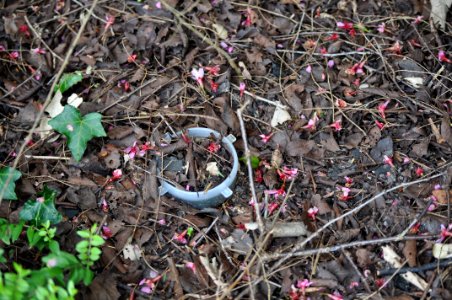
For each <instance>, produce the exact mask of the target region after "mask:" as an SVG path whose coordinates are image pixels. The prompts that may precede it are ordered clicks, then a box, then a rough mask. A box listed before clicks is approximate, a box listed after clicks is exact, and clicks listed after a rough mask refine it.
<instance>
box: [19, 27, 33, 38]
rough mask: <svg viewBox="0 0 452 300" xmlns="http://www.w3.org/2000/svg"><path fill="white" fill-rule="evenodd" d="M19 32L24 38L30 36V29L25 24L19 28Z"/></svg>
mask: <svg viewBox="0 0 452 300" xmlns="http://www.w3.org/2000/svg"><path fill="white" fill-rule="evenodd" d="M19 32H20V33H22V34H24V35H25V36H26V37H30V36H31V33H30V28H29V27H28V25H26V24H24V25H21V26H19Z"/></svg>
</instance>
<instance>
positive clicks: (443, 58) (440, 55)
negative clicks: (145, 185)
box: [438, 50, 452, 64]
mask: <svg viewBox="0 0 452 300" xmlns="http://www.w3.org/2000/svg"><path fill="white" fill-rule="evenodd" d="M438 59H439V61H440V62H447V63H449V64H450V63H452V60H450V59H449V58H447V57H446V53H445V52H444V51H443V50H440V51H439V52H438Z"/></svg>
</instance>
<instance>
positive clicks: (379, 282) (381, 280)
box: [375, 278, 386, 288]
mask: <svg viewBox="0 0 452 300" xmlns="http://www.w3.org/2000/svg"><path fill="white" fill-rule="evenodd" d="M385 283H386V280H385V279H384V278H378V279H376V280H375V284H376V285H377V286H378V287H379V288H381V287H382V286H384V285H385Z"/></svg>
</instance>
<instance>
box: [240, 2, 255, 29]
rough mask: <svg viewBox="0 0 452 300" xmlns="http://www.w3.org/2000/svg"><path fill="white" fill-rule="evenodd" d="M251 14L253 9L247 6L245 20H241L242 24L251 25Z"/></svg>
mask: <svg viewBox="0 0 452 300" xmlns="http://www.w3.org/2000/svg"><path fill="white" fill-rule="evenodd" d="M253 15H254V12H253V10H252V9H251V8H249V7H248V8H247V9H246V12H245V21H243V22H242V25H243V26H245V27H249V26H251V25H252V24H253Z"/></svg>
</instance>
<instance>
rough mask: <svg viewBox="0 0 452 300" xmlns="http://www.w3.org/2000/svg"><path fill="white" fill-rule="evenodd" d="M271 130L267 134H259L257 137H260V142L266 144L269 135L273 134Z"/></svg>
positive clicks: (269, 137)
mask: <svg viewBox="0 0 452 300" xmlns="http://www.w3.org/2000/svg"><path fill="white" fill-rule="evenodd" d="M273 134H274V133H273V132H270V133H269V134H267V135H265V134H260V135H259V137H260V138H261V141H262V143H264V144H266V143H268V141H269V140H270V139H271V137H272V136H273Z"/></svg>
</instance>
